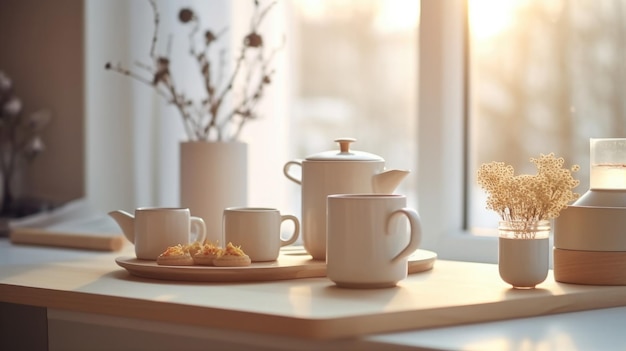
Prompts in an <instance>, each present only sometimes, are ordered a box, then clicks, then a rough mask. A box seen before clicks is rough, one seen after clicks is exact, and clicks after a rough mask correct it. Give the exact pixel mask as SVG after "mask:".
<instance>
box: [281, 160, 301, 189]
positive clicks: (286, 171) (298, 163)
mask: <svg viewBox="0 0 626 351" xmlns="http://www.w3.org/2000/svg"><path fill="white" fill-rule="evenodd" d="M291 166H299V167H300V168H302V161H289V162H287V163H285V166H284V167H283V173H284V174H285V177H287V178H288V179H289V180H291V181H292V182H294V183H296V184H302V180H301V179H298V178H296V177H294V176H292V175H291V174H289V169H291Z"/></svg>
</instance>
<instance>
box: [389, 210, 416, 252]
mask: <svg viewBox="0 0 626 351" xmlns="http://www.w3.org/2000/svg"><path fill="white" fill-rule="evenodd" d="M396 214H403V215H404V216H406V218H408V220H409V225H410V227H411V237H410V239H409V243H408V244H407V246H406V247H405V248H404V250H402V251H400V253H399V254H397V255H396V256H395V257H394V258H392V259H391V263H396V262H397V261H398V260H401V259H403V258H405V257H407V256H409V255H411V254H412V253H413V252H414V251H415V250H417V249H418V248H419V246H420V242H421V241H422V223H421V220H420V216H419V214H417V211H415V210H414V209H411V208H401V209H399V210H396V211H394V212H393V213H391V215H390V216H389V219H388V220H387V227H389V222H390V221H391V218H393V217H394V215H396Z"/></svg>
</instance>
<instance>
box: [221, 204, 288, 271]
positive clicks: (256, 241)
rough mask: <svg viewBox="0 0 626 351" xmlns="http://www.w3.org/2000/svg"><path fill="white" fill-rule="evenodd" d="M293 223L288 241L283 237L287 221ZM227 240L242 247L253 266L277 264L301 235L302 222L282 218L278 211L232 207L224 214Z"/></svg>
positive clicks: (285, 217)
mask: <svg viewBox="0 0 626 351" xmlns="http://www.w3.org/2000/svg"><path fill="white" fill-rule="evenodd" d="M287 220H289V221H292V222H293V231H292V232H291V235H290V236H289V238H288V239H284V238H282V237H281V226H282V223H283V222H284V221H287ZM223 225H224V240H225V242H226V243H228V242H232V243H233V245H237V246H241V249H242V250H243V251H244V252H245V253H246V254H247V255H248V256H250V260H251V261H252V262H262V261H274V260H276V259H277V258H278V254H279V251H280V248H281V247H283V246H287V245H291V244H293V243H294V242H295V241H296V240H297V239H298V235H299V233H300V222H299V221H298V218H296V217H295V216H293V215H281V214H280V211H279V210H277V209H275V208H264V207H229V208H226V209H225V210H224V218H223Z"/></svg>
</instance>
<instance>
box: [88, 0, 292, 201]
mask: <svg viewBox="0 0 626 351" xmlns="http://www.w3.org/2000/svg"><path fill="white" fill-rule="evenodd" d="M85 1H86V6H85V8H86V10H85V16H86V21H85V22H86V28H85V41H86V45H85V46H86V53H85V69H86V79H87V82H86V86H87V93H86V96H87V103H86V106H87V107H86V111H85V118H86V120H87V122H86V131H85V133H86V138H85V139H86V143H87V145H86V147H87V152H86V155H87V160H86V165H87V170H86V175H87V181H86V184H87V191H86V192H87V198H88V200H89V202H90V203H91V205H92V206H94V207H95V208H96V209H98V210H100V211H110V210H112V209H126V210H133V209H134V208H136V207H139V206H178V202H179V199H178V197H179V184H178V179H179V170H178V162H179V142H180V141H183V140H185V139H186V136H185V133H184V129H183V126H182V122H181V117H180V115H179V114H178V112H177V111H176V110H175V109H174V107H173V106H172V105H168V104H167V103H166V102H165V101H164V99H163V98H162V97H160V96H158V95H157V94H155V92H154V89H153V88H152V87H150V86H148V85H146V84H142V83H141V82H137V81H135V80H133V79H131V78H130V77H126V76H123V75H120V74H118V73H116V72H113V71H110V70H105V69H104V67H105V64H106V63H107V62H111V63H112V64H113V65H116V64H118V63H121V64H122V65H123V66H124V67H126V68H132V69H133V70H135V71H138V72H141V69H140V68H138V66H137V65H136V63H137V62H141V63H145V64H150V63H151V62H150V56H149V51H150V45H151V40H152V34H153V28H154V18H153V12H152V8H151V6H150V4H149V2H148V1H147V0H146V1H128V0H110V1H100V0H85ZM157 5H158V9H159V14H160V23H159V28H160V29H159V32H158V43H157V46H156V52H157V53H158V54H160V55H168V56H170V58H171V69H172V71H173V72H174V73H173V74H174V75H175V79H176V83H177V84H178V85H182V86H183V88H184V90H185V93H187V94H191V95H193V94H194V92H199V91H201V90H202V87H201V85H199V84H200V81H199V80H198V78H199V73H198V68H197V65H196V63H195V61H193V60H192V59H191V58H190V56H189V54H188V50H189V46H188V40H187V35H188V28H187V27H185V26H184V25H182V24H181V23H180V22H179V20H178V11H179V10H180V9H181V8H183V7H189V8H192V9H193V10H194V11H196V13H197V14H198V15H199V16H200V18H201V23H202V26H201V29H202V30H204V29H206V28H207V27H208V28H210V29H211V30H213V31H215V32H218V31H220V30H222V29H225V28H227V29H228V31H227V32H226V35H225V37H224V39H225V40H224V43H223V44H224V45H225V46H226V47H229V48H231V50H232V49H234V48H239V46H240V45H241V42H242V38H243V33H244V31H245V30H246V29H249V22H248V20H249V18H250V17H249V15H248V14H249V13H250V11H251V10H250V9H251V5H252V1H241V0H238V1H233V2H231V1H229V0H213V1H202V0H186V1H157ZM274 10H275V12H277V14H276V16H275V17H274V19H273V21H272V22H271V27H270V30H271V31H272V32H276V33H279V34H277V35H275V36H278V35H283V34H285V30H284V29H285V21H284V18H285V16H284V14H285V11H286V10H285V8H284V7H281V6H278V7H277V8H276V9H274ZM276 18H278V19H279V20H276ZM266 24H267V23H266ZM276 29H279V30H278V31H277V30H276ZM287 57H288V50H287V49H285V51H284V55H281V57H279V59H278V60H277V61H276V65H277V66H278V68H277V74H276V76H275V77H274V81H273V83H272V86H271V89H269V92H268V93H267V94H266V96H265V98H264V100H263V103H262V106H261V108H262V109H263V112H262V113H261V114H262V115H263V117H262V120H260V121H255V122H253V123H250V124H249V125H248V126H247V129H245V130H244V133H243V135H242V138H241V139H242V141H246V142H248V143H249V155H248V157H249V173H250V174H249V177H248V178H249V185H248V189H249V193H250V194H249V202H250V204H251V205H256V206H271V207H278V208H281V209H283V210H284V211H287V212H293V211H295V210H296V208H294V205H293V196H291V198H290V196H289V195H288V192H289V191H290V190H293V189H291V188H289V186H290V184H289V183H288V182H287V181H286V179H285V178H284V177H283V175H282V165H283V164H284V163H285V162H286V161H288V157H290V156H288V155H289V153H288V148H287V142H288V138H287V130H288V118H287V116H288V115H289V110H290V104H288V103H287V102H288V101H289V100H290V99H289V98H288V97H287V94H288V91H289V89H288V82H287V80H286V79H285V78H284V77H286V76H288V75H289V74H290V73H289V72H288V70H289V68H288V67H287V64H286V62H287Z"/></svg>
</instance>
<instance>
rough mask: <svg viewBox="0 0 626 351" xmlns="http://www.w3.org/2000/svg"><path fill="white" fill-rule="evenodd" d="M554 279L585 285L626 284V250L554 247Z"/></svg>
mask: <svg viewBox="0 0 626 351" xmlns="http://www.w3.org/2000/svg"><path fill="white" fill-rule="evenodd" d="M554 279H555V280H556V281H558V282H561V283H572V284H585V285H626V252H624V251H613V252H611V251H581V250H564V249H558V248H555V249H554Z"/></svg>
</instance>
